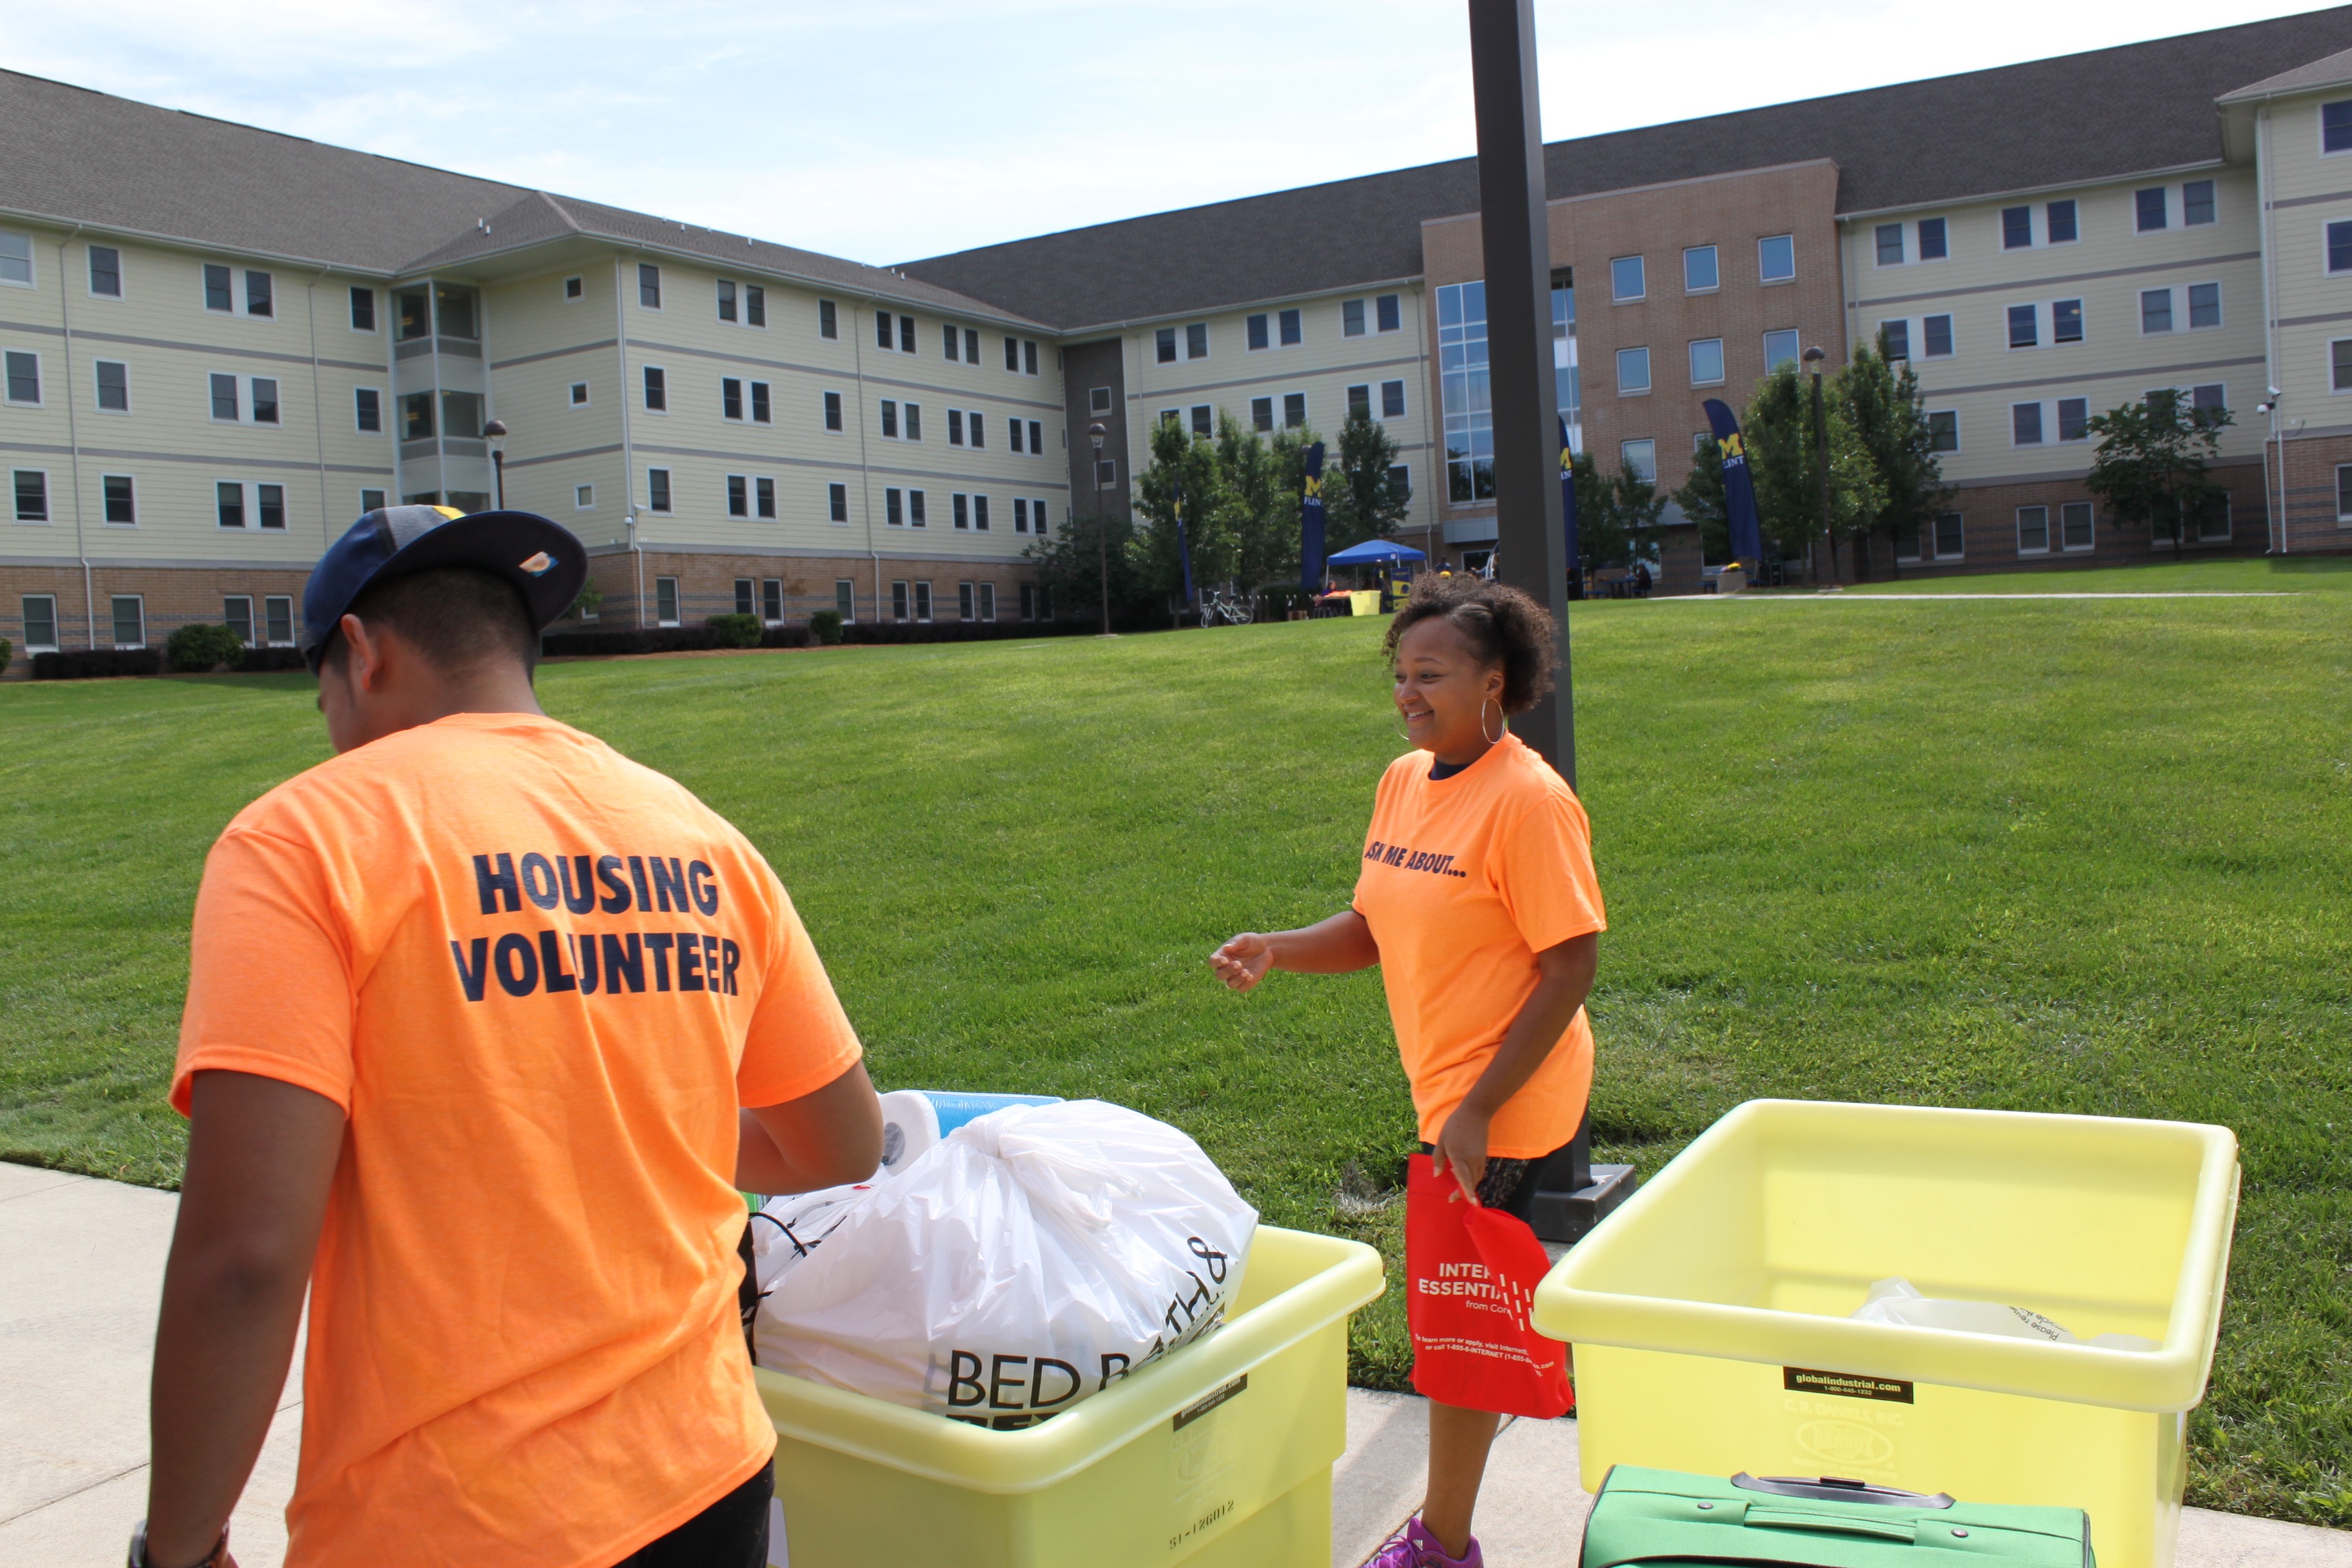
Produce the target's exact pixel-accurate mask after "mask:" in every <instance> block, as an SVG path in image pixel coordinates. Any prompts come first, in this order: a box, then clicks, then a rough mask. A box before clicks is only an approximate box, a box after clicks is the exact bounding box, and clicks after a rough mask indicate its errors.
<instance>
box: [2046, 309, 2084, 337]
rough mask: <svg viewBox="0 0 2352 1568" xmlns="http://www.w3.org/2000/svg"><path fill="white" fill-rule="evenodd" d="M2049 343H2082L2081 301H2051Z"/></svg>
mask: <svg viewBox="0 0 2352 1568" xmlns="http://www.w3.org/2000/svg"><path fill="white" fill-rule="evenodd" d="M2050 341H2051V342H2053V343H2079V342H2082V341H2083V301H2081V300H2052V301H2051V302H2050Z"/></svg>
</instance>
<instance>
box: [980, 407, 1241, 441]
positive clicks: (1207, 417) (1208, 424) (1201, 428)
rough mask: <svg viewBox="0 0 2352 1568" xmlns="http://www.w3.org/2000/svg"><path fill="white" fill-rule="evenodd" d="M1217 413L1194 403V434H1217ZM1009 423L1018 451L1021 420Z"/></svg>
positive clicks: (1204, 436)
mask: <svg viewBox="0 0 2352 1568" xmlns="http://www.w3.org/2000/svg"><path fill="white" fill-rule="evenodd" d="M1216 415H1217V410H1216V408H1215V406H1214V405H1212V404H1207V403H1196V404H1194V405H1192V434H1193V435H1195V436H1198V437H1201V438H1202V439H1203V440H1206V439H1207V438H1208V437H1211V436H1213V435H1215V434H1216V431H1215V428H1214V425H1213V421H1214V420H1215V418H1216ZM972 417H973V418H974V419H977V418H979V417H980V416H979V415H977V414H975V415H973V416H972ZM1007 423H1009V424H1010V425H1011V426H1013V442H1014V446H1013V450H1014V451H1016V452H1017V451H1019V450H1020V449H1021V447H1020V445H1019V442H1020V439H1021V437H1020V430H1021V421H1019V420H1018V419H1013V420H1009V421H1007Z"/></svg>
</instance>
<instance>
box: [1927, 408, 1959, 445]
mask: <svg viewBox="0 0 2352 1568" xmlns="http://www.w3.org/2000/svg"><path fill="white" fill-rule="evenodd" d="M1927 449H1928V450H1929V451H1931V452H1957V451H1958V450H1959V449H1960V416H1959V415H1958V414H1957V413H1955V412H1954V411H1953V410H1951V409H1948V408H1942V409H1937V410H1935V411H1934V412H1932V413H1930V414H1929V415H1928V416H1927Z"/></svg>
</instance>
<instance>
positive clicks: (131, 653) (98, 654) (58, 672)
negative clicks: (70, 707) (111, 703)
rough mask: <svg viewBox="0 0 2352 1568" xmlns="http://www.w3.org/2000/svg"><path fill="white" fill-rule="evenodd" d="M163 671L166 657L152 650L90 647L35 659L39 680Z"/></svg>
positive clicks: (48, 654)
mask: <svg viewBox="0 0 2352 1568" xmlns="http://www.w3.org/2000/svg"><path fill="white" fill-rule="evenodd" d="M162 673H163V654H162V653H161V652H160V651H158V650H157V649H155V648H152V647H122V648H115V647H86V648H75V649H71V650H62V649H61V650H59V651H58V652H57V653H37V654H35V655H34V656H33V679H35V680H98V679H105V678H106V677H109V676H116V675H161V674H162Z"/></svg>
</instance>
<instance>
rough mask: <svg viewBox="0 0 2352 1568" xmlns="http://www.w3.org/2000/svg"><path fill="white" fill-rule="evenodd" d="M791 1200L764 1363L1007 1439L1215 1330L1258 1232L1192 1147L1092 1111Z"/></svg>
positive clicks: (757, 1333)
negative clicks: (869, 1182) (1009, 1430)
mask: <svg viewBox="0 0 2352 1568" xmlns="http://www.w3.org/2000/svg"><path fill="white" fill-rule="evenodd" d="M835 1194H846V1199H847V1201H838V1200H837V1199H836V1197H835ZM813 1199H814V1200H818V1201H819V1202H818V1204H817V1205H815V1206H814V1207H813V1208H812V1207H811V1206H809V1205H811V1200H813ZM789 1201H790V1202H791V1203H792V1204H793V1205H802V1206H796V1207H795V1208H794V1209H793V1215H792V1216H790V1217H788V1219H787V1221H786V1223H788V1224H790V1226H791V1229H792V1239H791V1240H790V1241H789V1242H788V1241H787V1240H786V1239H785V1238H784V1236H783V1229H782V1226H781V1225H769V1226H759V1227H758V1228H759V1230H761V1232H766V1233H772V1235H773V1237H774V1239H772V1240H770V1239H767V1238H765V1237H762V1238H761V1239H760V1240H759V1241H758V1243H757V1245H759V1246H761V1247H765V1248H766V1251H765V1252H763V1253H761V1265H760V1266H759V1267H757V1268H755V1273H756V1275H757V1277H758V1279H759V1280H760V1284H761V1289H762V1290H763V1292H765V1295H764V1299H763V1300H761V1303H760V1310H759V1315H758V1317H757V1318H756V1320H755V1321H754V1322H753V1325H752V1343H753V1347H754V1350H755V1352H756V1354H757V1359H758V1361H759V1363H760V1364H761V1366H764V1367H769V1368H772V1369H773V1370H775V1371H778V1372H783V1373H791V1374H792V1375H793V1376H795V1377H805V1378H808V1379H811V1380H812V1381H814V1382H817V1383H824V1384H832V1385H834V1386H835V1387H836V1388H847V1389H852V1390H855V1391H856V1392H857V1393H860V1394H871V1395H873V1396H874V1397H876V1398H878V1399H887V1400H889V1401H891V1402H892V1403H893V1404H898V1405H914V1406H917V1407H919V1408H921V1409H925V1410H929V1411H931V1412H933V1413H935V1414H938V1415H950V1416H953V1417H955V1418H957V1419H959V1420H964V1421H972V1422H976V1423H980V1424H983V1425H987V1426H999V1427H1014V1426H1027V1425H1029V1424H1031V1423H1032V1422H1034V1421H1036V1420H1040V1419H1043V1418H1044V1417H1045V1416H1048V1415H1058V1414H1060V1413H1061V1412H1062V1411H1065V1410H1067V1409H1069V1408H1070V1407H1071V1406H1072V1405H1076V1403H1078V1402H1079V1401H1080V1400H1082V1399H1084V1398H1087V1396H1089V1395H1091V1394H1098V1393H1100V1392H1101V1391H1102V1390H1103V1389H1105V1388H1107V1387H1108V1386H1109V1385H1110V1384H1114V1383H1117V1382H1118V1380H1119V1379H1120V1378H1121V1377H1123V1376H1126V1375H1127V1374H1128V1373H1131V1372H1134V1371H1136V1370H1137V1369H1139V1368H1140V1367H1142V1366H1144V1365H1146V1364H1147V1363H1150V1362H1152V1361H1155V1360H1157V1359H1158V1358H1159V1357H1160V1356H1162V1355H1165V1354H1167V1353H1168V1352H1171V1351H1172V1350H1175V1349H1177V1348H1179V1347H1180V1346H1182V1345H1185V1344H1189V1343H1191V1342H1192V1341H1194V1340H1197V1339H1200V1338H1202V1336H1204V1335H1206V1334H1208V1333H1210V1332H1212V1331H1214V1330H1215V1328H1216V1327H1217V1326H1218V1324H1219V1323H1221V1322H1222V1321H1223V1319H1224V1315H1225V1311H1226V1310H1227V1308H1228V1306H1229V1305H1230V1303H1231V1302H1232V1300H1233V1299H1234V1294H1235V1293H1236V1292H1237V1291H1238V1290H1239V1289H1241V1283H1242V1274H1243V1270H1244V1266H1245V1264H1246V1262H1247V1260H1248V1257H1249V1245H1250V1237H1251V1236H1252V1234H1253V1233H1254V1232H1255V1229H1256V1226H1257V1211H1256V1210H1255V1209H1253V1208H1251V1207H1250V1206H1249V1205H1247V1204H1245V1203H1244V1202H1243V1201H1242V1199H1241V1197H1240V1194H1236V1193H1235V1192H1234V1189H1233V1184H1231V1183H1230V1182H1228V1181H1226V1180H1225V1178H1224V1175H1223V1173H1222V1172H1220V1171H1219V1170H1218V1169H1217V1167H1216V1166H1215V1165H1214V1164H1213V1163H1211V1162H1210V1160H1209V1157H1208V1156H1207V1155H1206V1154H1203V1153H1202V1152H1201V1148H1200V1145H1198V1144H1197V1143H1194V1142H1192V1139H1190V1138H1188V1137H1186V1136H1185V1135H1184V1134H1183V1133H1181V1132H1180V1131H1177V1130H1176V1129H1175V1128H1173V1127H1171V1126H1169V1125H1168V1124H1167V1123H1165V1122H1162V1121H1153V1120H1152V1119H1151V1118H1150V1117H1148V1116H1142V1115H1139V1114H1138V1113H1136V1112H1135V1111H1132V1110H1123V1109H1121V1108H1120V1107H1118V1106H1116V1105H1108V1104H1105V1103H1104V1102H1103V1101H1101V1100H1071V1101H1067V1102H1065V1103H1062V1104H1056V1105H1038V1106H1020V1107H1015V1108H1013V1109H1011V1110H1000V1111H996V1112H994V1113H992V1114H991V1115H988V1116H983V1117H982V1118H980V1119H979V1120H978V1121H973V1122H971V1123H970V1124H968V1125H966V1126H964V1127H961V1128H959V1129H958V1130H957V1131H955V1132H953V1133H952V1134H950V1136H949V1137H948V1139H947V1140H946V1141H945V1142H942V1143H940V1144H939V1145H938V1146H937V1147H936V1148H933V1149H931V1150H929V1152H926V1153H924V1154H922V1155H921V1156H920V1157H919V1158H918V1159H917V1160H915V1161H914V1162H913V1163H910V1164H909V1165H908V1167H907V1168H906V1169H905V1170H904V1171H903V1172H901V1173H899V1174H898V1175H896V1176H894V1177H892V1178H891V1179H890V1180H888V1181H887V1182H883V1183H880V1184H877V1185H875V1186H873V1187H870V1188H866V1189H863V1190H858V1189H843V1188H835V1189H833V1191H832V1193H830V1194H808V1196H806V1197H803V1198H801V1199H794V1200H789Z"/></svg>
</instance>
